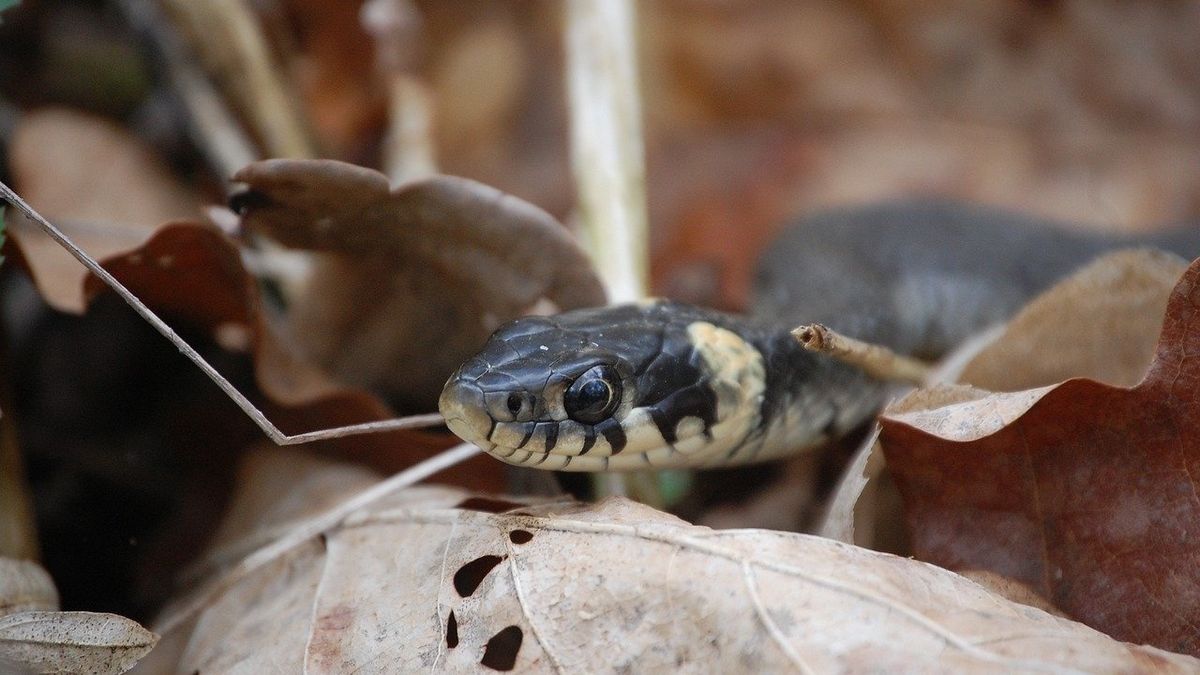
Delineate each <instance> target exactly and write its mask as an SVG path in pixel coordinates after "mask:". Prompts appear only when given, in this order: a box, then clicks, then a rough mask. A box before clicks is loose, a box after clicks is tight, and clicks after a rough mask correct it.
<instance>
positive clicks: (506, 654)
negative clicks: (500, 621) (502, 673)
mask: <svg viewBox="0 0 1200 675" xmlns="http://www.w3.org/2000/svg"><path fill="white" fill-rule="evenodd" d="M524 637H525V634H524V632H522V631H521V627H520V626H508V627H507V628H503V629H501V631H500V632H499V633H496V634H495V635H493V636H492V639H490V640H488V642H487V646H486V647H484V650H483V658H482V659H480V660H479V665H481V666H486V667H488V668H491V669H493V670H512V669H513V666H515V665H516V664H517V652H519V651H521V640H522V639H523V638H524Z"/></svg>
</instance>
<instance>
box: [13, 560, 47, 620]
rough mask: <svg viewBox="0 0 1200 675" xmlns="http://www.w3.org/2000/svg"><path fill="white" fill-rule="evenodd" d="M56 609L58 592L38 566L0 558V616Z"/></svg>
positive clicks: (24, 561)
mask: <svg viewBox="0 0 1200 675" xmlns="http://www.w3.org/2000/svg"><path fill="white" fill-rule="evenodd" d="M55 609H58V590H57V589H56V588H54V580H53V579H51V578H50V575H49V574H47V573H46V570H45V569H43V568H42V566H41V565H39V564H37V563H35V562H33V561H32V560H17V559H16V558H2V557H0V616H5V615H7V614H13V613H15V612H27V611H46V610H55Z"/></svg>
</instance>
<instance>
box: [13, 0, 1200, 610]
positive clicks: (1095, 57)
mask: <svg viewBox="0 0 1200 675" xmlns="http://www.w3.org/2000/svg"><path fill="white" fill-rule="evenodd" d="M3 4H12V3H11V2H8V3H3ZM0 19H2V20H3V24H2V25H0V174H2V176H3V180H4V181H5V182H6V183H9V184H10V185H13V186H14V187H15V188H16V189H17V190H18V191H21V193H22V194H24V195H25V196H26V197H27V198H28V199H29V201H30V202H31V203H32V204H33V205H34V206H35V207H38V208H39V209H41V210H42V211H43V212H44V213H45V214H46V215H47V216H50V217H51V218H57V219H63V220H66V221H71V222H74V223H76V224H80V223H83V224H87V223H92V224H99V225H102V226H103V227H102V228H101V229H100V230H99V234H96V235H95V236H94V237H93V241H94V242H95V243H96V244H97V245H98V246H111V247H115V248H117V249H119V248H120V246H119V244H120V242H121V241H125V240H127V239H128V229H129V228H143V229H144V228H152V227H154V226H156V225H158V224H159V223H162V222H165V221H166V220H171V219H176V218H191V219H198V218H201V217H202V215H203V211H202V208H203V205H205V204H220V203H223V202H224V201H225V199H226V197H227V190H228V176H229V173H230V171H231V170H233V169H235V168H237V166H236V164H237V162H238V160H239V159H240V160H242V161H243V162H248V161H252V160H254V159H259V158H266V157H277V156H291V157H306V156H307V157H327V158H336V159H341V160H346V161H350V162H354V163H358V164H362V165H365V166H370V167H375V168H380V169H385V168H386V167H387V166H388V164H389V162H390V160H389V156H390V153H392V152H393V150H394V149H390V148H391V146H390V145H389V144H390V143H391V141H390V140H389V138H392V137H394V134H395V133H396V130H395V129H393V124H392V121H393V120H394V119H395V114H394V113H395V110H396V107H395V106H396V103H395V100H396V96H397V93H398V92H400V93H404V92H407V95H408V100H409V101H412V100H417V101H420V102H422V105H424V106H425V108H424V109H425V110H426V111H427V114H428V115H427V122H428V125H427V128H428V130H429V132H430V135H429V137H428V139H427V140H428V143H427V145H428V147H426V148H424V151H426V152H427V153H428V155H429V156H430V157H431V158H432V160H433V161H434V162H435V163H436V165H437V167H438V168H439V169H440V170H441V171H443V172H444V173H448V174H454V175H461V176H466V177H470V178H474V179H477V180H479V181H482V182H484V183H487V184H489V185H493V186H495V187H497V188H499V189H501V190H504V191H507V192H510V193H513V194H515V195H517V196H520V197H522V198H524V199H526V200H529V201H530V202H532V203H534V204H536V205H538V206H540V207H542V208H544V209H546V210H548V211H550V212H551V213H552V214H554V215H555V216H556V217H558V218H559V219H561V220H563V221H564V222H568V223H569V222H571V221H572V219H573V213H572V211H573V208H574V205H575V203H576V199H575V195H574V187H573V184H572V180H571V171H570V166H569V148H568V138H567V132H568V129H567V125H568V113H567V101H566V87H565V82H564V67H565V65H564V40H563V21H564V12H563V7H562V3H561V2H559V1H557V0H554V1H551V0H486V1H484V0H476V1H467V0H424V1H413V2H400V1H396V0H388V1H386V2H381V1H376V2H373V3H372V6H371V7H369V8H364V7H363V3H362V2H358V1H353V0H346V1H341V2H328V1H325V0H211V1H210V0H205V1H203V2H197V1H195V0H161V1H155V0H113V1H101V0H21V2H20V3H19V4H17V5H16V6H15V7H12V8H10V9H8V10H6V11H5V12H4V13H3V15H0ZM636 23H637V40H638V50H639V51H638V63H639V68H640V77H641V89H642V106H643V122H644V134H645V143H646V167H647V185H646V188H647V198H648V206H649V221H650V232H651V237H650V256H651V271H652V285H653V292H654V293H656V294H658V295H665V296H671V297H675V298H679V299H683V300H688V301H692V302H697V303H701V304H705V305H708V306H713V307H718V308H724V309H738V308H741V307H743V306H744V304H745V302H746V300H747V293H748V290H749V281H750V276H751V271H752V268H753V264H754V260H755V258H756V256H757V254H758V252H759V251H760V249H761V248H762V247H763V246H764V245H765V244H766V243H767V242H768V241H769V240H770V238H771V236H772V234H773V233H774V232H776V231H777V230H778V229H779V228H781V227H783V226H784V225H786V223H787V222H788V220H789V219H791V218H793V217H795V216H796V215H798V214H805V213H811V212H814V211H817V210H820V209H823V208H827V207H831V206H838V205H847V204H861V203H866V202H871V201H876V200H881V199H885V198H890V197H901V196H943V197H952V198H957V199H963V200H969V201H976V202H982V203H986V204H991V205H997V206H1002V207H1007V208H1010V209H1014V210H1018V211H1023V212H1026V213H1031V214H1035V215H1039V216H1043V217H1045V218H1048V219H1053V220H1058V221H1063V222H1065V223H1068V224H1070V225H1071V226H1077V227H1091V228H1100V229H1106V230H1127V231H1128V230H1147V229H1151V228H1154V227H1156V226H1158V225H1165V224H1168V223H1177V222H1180V221H1185V220H1188V219H1195V218H1197V216H1200V40H1197V35H1200V3H1196V2H1192V1H1190V0H1175V1H1171V0H1162V1H1158V2H1129V1H1116V0H1113V1H1101V0H970V1H963V0H921V1H918V2H899V1H898V0H846V1H843V2H835V1H833V0H648V1H646V2H642V3H639V4H638V15H637V22H636ZM206 101H207V102H209V103H213V102H215V103H216V104H218V105H217V107H218V108H219V110H217V111H216V113H214V114H213V115H211V116H209V117H205V115H206V114H207V113H206V112H205V111H206V110H208V109H206V108H204V107H203V103H204V102H206ZM208 112H209V113H211V112H213V111H212V110H208ZM390 134H392V135H393V136H390ZM12 267H13V266H12V265H6V266H5V270H4V271H5V274H6V275H7V276H10V277H11V276H13V275H17V274H18V272H16V271H13V270H12V269H10V268H12ZM3 289H4V290H3V292H4V306H5V316H6V319H5V331H6V336H5V339H6V341H7V342H8V347H6V350H5V356H4V363H3V364H2V365H3V369H4V378H3V381H4V382H5V383H6V385H5V386H6V393H5V394H4V401H3V405H2V406H0V407H3V408H4V411H5V413H6V415H5V418H4V419H5V420H7V421H6V424H10V425H11V423H12V422H11V420H12V418H14V417H15V418H16V420H17V421H18V423H19V424H20V425H21V430H20V434H19V437H20V439H21V445H22V448H23V450H22V452H21V454H22V455H23V456H24V458H25V459H24V462H25V463H26V464H27V465H28V476H29V484H30V491H31V495H32V497H31V499H32V502H33V503H34V505H35V506H36V519H37V522H38V532H39V534H40V539H41V545H40V551H41V555H42V556H43V558H44V559H45V562H46V564H47V566H48V567H49V568H50V569H51V571H52V573H53V574H54V576H55V579H56V580H57V581H58V583H59V585H60V588H61V589H62V591H63V595H64V606H66V607H68V608H71V607H86V608H93V609H110V610H113V611H118V612H124V613H126V614H129V615H132V616H134V617H145V616H147V615H148V613H149V612H150V611H151V610H152V609H153V608H154V607H156V606H157V605H158V603H160V602H161V601H162V599H163V593H164V591H163V584H162V583H161V581H160V580H161V579H162V578H163V575H165V574H168V573H170V572H171V571H173V570H175V569H177V568H178V566H179V565H180V564H182V562H183V561H184V560H186V559H187V558H188V557H189V555H191V554H192V553H194V552H195V550H196V548H197V547H198V546H199V544H200V543H202V542H203V539H204V533H207V532H210V531H211V530H212V528H213V527H214V524H215V522H216V519H217V518H218V517H219V513H220V507H221V505H222V504H223V503H224V502H223V500H224V499H225V498H226V497H225V495H226V494H227V492H228V485H229V484H230V483H231V482H232V480H233V474H232V469H231V467H232V465H233V459H234V458H236V456H237V454H238V452H239V450H238V448H240V447H241V446H242V445H244V444H245V443H246V442H248V441H247V439H248V438H251V437H254V435H255V434H256V432H255V431H254V430H253V429H250V428H248V425H247V424H246V423H245V422H244V420H242V421H235V420H237V419H238V418H239V416H240V413H238V412H237V411H235V410H232V409H231V406H229V404H228V403H227V402H224V401H223V399H221V398H220V396H219V395H217V394H215V393H214V391H213V390H212V388H211V387H208V386H207V385H205V384H203V380H202V378H201V376H199V375H198V374H196V373H195V371H194V369H193V368H192V367H191V366H190V364H186V363H183V362H181V361H180V360H179V359H178V358H177V355H175V354H174V353H173V352H174V350H173V349H172V348H171V347H170V346H169V345H166V344H165V343H163V342H161V339H160V338H159V337H158V336H157V335H154V334H153V333H152V332H151V331H150V329H148V328H147V327H145V326H144V325H142V324H141V323H140V320H138V319H136V318H135V317H131V316H128V313H127V312H126V310H124V308H123V307H122V306H121V305H120V304H119V303H117V302H111V303H107V304H106V301H101V302H100V304H99V305H98V306H94V307H93V309H92V310H91V311H90V312H89V314H88V317H85V318H79V317H75V316H71V315H69V314H65V313H60V312H55V311H51V310H49V309H48V308H47V307H46V306H45V305H44V304H42V302H41V300H39V299H38V297H37V295H36V294H35V293H33V292H32V290H30V287H29V286H28V284H27V283H26V284H25V285H22V284H21V282H19V281H13V280H11V279H10V280H9V281H7V282H6V285H5V286H4V287H3ZM72 292H74V291H72ZM110 305H111V306H110ZM189 337H190V339H193V340H194V341H195V342H196V343H197V344H198V345H199V346H200V347H201V348H202V350H204V351H205V353H206V354H208V355H210V356H211V357H212V358H215V359H218V360H221V363H222V369H223V371H225V372H228V373H229V374H230V375H231V377H232V378H233V379H234V380H235V381H237V382H239V384H241V385H243V386H245V387H246V388H247V389H252V388H253V386H254V383H253V381H252V378H251V376H250V370H251V367H250V365H249V363H248V362H247V359H246V357H245V356H244V355H238V354H237V353H236V350H234V353H231V352H230V351H229V350H223V349H221V348H220V345H218V344H217V343H218V341H217V340H214V339H213V338H212V336H211V335H210V334H209V333H208V332H206V331H198V332H195V333H194V334H192V335H190V336H189ZM181 411H186V412H181ZM164 415H165V416H167V417H168V418H169V419H171V420H172V424H170V425H168V426H169V427H170V429H169V430H166V431H164V430H163V425H162V419H163V417H164ZM181 420H182V421H181ZM215 420H221V421H215ZM224 425H229V426H228V428H226V427H225V426H224ZM238 425H240V426H238ZM215 427H220V428H222V429H227V430H226V431H225V432H224V435H226V436H229V439H227V441H228V442H227V443H225V441H222V442H218V441H216V440H214V438H213V437H212V435H211V430H212V429H213V428H215ZM200 429H202V430H204V431H203V434H205V435H198V433H199V432H198V430H200ZM6 433H7V432H6ZM16 438H17V436H16V435H14V434H12V433H10V434H9V435H8V436H7V439H8V440H6V441H5V442H6V443H7V444H9V445H10V446H12V447H15V446H14V445H13V444H15V443H16V442H17V441H16V440H15V439H16ZM222 443H225V444H224V445H222ZM377 459H378V458H376V460H377ZM490 461H491V460H485V464H486V463H487V462H490ZM367 463H368V464H370V465H372V466H375V467H376V468H381V469H384V470H394V469H395V468H397V463H396V462H387V461H367ZM486 466H488V467H491V466H492V465H491V464H486ZM492 474H495V470H494V469H493V470H492ZM461 482H463V483H465V484H468V485H471V486H473V487H480V488H484V489H491V490H502V489H504V487H505V486H504V484H503V482H497V480H496V479H495V476H494V475H489V476H485V477H484V478H479V479H478V480H464V481H461ZM10 494H11V493H10ZM81 560H86V561H87V562H86V564H82V563H81V562H80V561H81Z"/></svg>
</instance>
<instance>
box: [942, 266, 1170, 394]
mask: <svg viewBox="0 0 1200 675" xmlns="http://www.w3.org/2000/svg"><path fill="white" fill-rule="evenodd" d="M1185 269H1187V262H1186V261H1184V260H1183V259H1182V258H1180V257H1178V256H1175V255H1172V254H1170V253H1162V252H1159V251H1151V250H1131V251H1119V252H1116V253H1112V254H1109V255H1106V256H1104V257H1102V258H1098V259H1097V260H1095V261H1094V262H1092V263H1091V264H1090V265H1088V266H1087V267H1085V268H1083V269H1081V270H1079V271H1078V272H1076V273H1074V274H1072V275H1071V276H1070V277H1068V278H1067V279H1065V280H1064V281H1062V282H1061V283H1059V284H1057V285H1056V286H1054V287H1053V288H1051V289H1050V290H1048V291H1046V292H1045V293H1043V294H1042V295H1040V296H1038V298H1036V299H1035V300H1033V301H1032V302H1030V303H1029V304H1028V305H1026V306H1025V308H1024V309H1022V310H1021V312H1020V313H1018V314H1017V315H1016V316H1014V317H1013V318H1012V319H1011V320H1010V321H1009V322H1008V324H1007V326H1006V327H1005V328H1004V330H1003V332H1001V333H1000V334H999V335H997V336H996V337H995V338H994V339H993V341H992V342H991V343H990V344H989V345H987V346H986V347H984V348H983V349H981V350H980V351H979V352H978V353H976V354H975V356H974V357H973V358H972V359H971V361H970V362H969V363H968V364H967V365H966V367H965V368H964V369H963V371H962V372H961V373H960V374H959V375H958V381H960V382H965V383H968V384H971V385H973V386H976V387H981V388H983V389H989V390H991V391H1018V390H1021V389H1029V388H1032V387H1040V386H1044V385H1047V384H1053V383H1055V382H1061V381H1063V380H1065V379H1067V378H1071V377H1090V378H1092V379H1095V380H1099V381H1101V382H1106V383H1108V384H1114V385H1119V386H1132V385H1134V384H1137V383H1138V382H1139V381H1140V380H1141V379H1142V377H1143V376H1144V375H1145V374H1146V368H1147V367H1148V366H1149V365H1150V361H1151V359H1152V358H1153V357H1154V346H1155V341H1156V339H1157V335H1158V328H1159V326H1160V325H1161V324H1162V317H1163V312H1165V311H1166V308H1167V298H1168V297H1169V296H1170V295H1171V289H1172V288H1174V286H1175V282H1177V281H1178V280H1179V276H1180V275H1181V274H1183V271H1184V270H1185Z"/></svg>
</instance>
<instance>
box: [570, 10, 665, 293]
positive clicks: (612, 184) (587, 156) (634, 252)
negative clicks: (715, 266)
mask: <svg viewBox="0 0 1200 675" xmlns="http://www.w3.org/2000/svg"><path fill="white" fill-rule="evenodd" d="M634 14H635V9H634V5H633V2H631V0H569V2H567V88H568V92H569V94H570V115H571V166H572V169H573V171H574V174H575V184H576V189H577V191H578V193H579V208H580V216H581V218H582V220H583V229H584V231H585V232H586V233H587V239H588V240H589V242H590V245H591V253H592V260H593V262H594V263H595V264H596V267H597V269H598V270H599V272H600V277H601V278H602V279H604V281H605V283H606V284H607V286H608V291H609V298H610V300H611V301H612V302H632V301H635V300H639V299H641V298H643V297H645V295H646V289H647V279H648V276H649V275H648V267H649V263H648V255H647V245H646V185H645V183H646V169H645V157H644V155H645V148H644V147H643V142H642V120H641V99H640V96H639V93H638V78H637V47H636V40H635V38H634Z"/></svg>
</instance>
